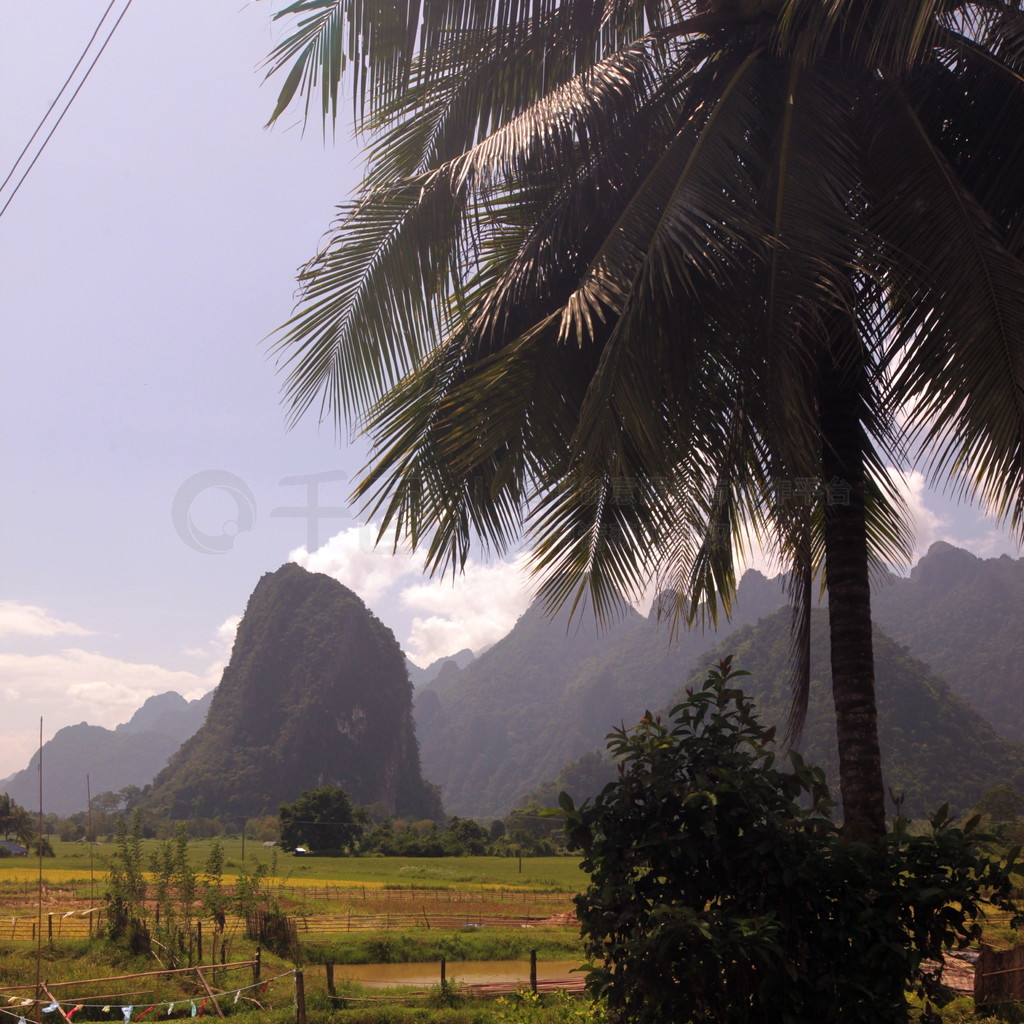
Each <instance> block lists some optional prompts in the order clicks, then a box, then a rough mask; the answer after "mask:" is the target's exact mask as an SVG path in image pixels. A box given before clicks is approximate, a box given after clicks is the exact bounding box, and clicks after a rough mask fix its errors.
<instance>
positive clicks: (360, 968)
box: [334, 960, 580, 985]
mask: <svg viewBox="0 0 1024 1024" xmlns="http://www.w3.org/2000/svg"><path fill="white" fill-rule="evenodd" d="M579 966H580V961H579V960H547V961H538V963H537V980H538V981H555V980H558V979H560V978H570V977H574V975H573V974H572V972H573V970H575V968H577V967H579ZM334 977H335V980H336V981H338V982H340V981H356V982H358V983H359V984H360V985H437V984H440V981H441V964H440V962H439V961H436V960H435V961H434V962H433V963H425V964H424V963H420V964H337V965H336V966H335V968H334ZM575 977H579V975H575ZM447 978H448V980H449V981H461V982H464V983H465V984H467V985H495V984H499V983H501V982H511V983H515V982H522V983H523V984H524V985H528V984H529V983H530V964H529V961H525V960H460V961H455V962H449V963H448V965H447Z"/></svg>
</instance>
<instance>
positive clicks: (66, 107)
mask: <svg viewBox="0 0 1024 1024" xmlns="http://www.w3.org/2000/svg"><path fill="white" fill-rule="evenodd" d="M116 2H117V0H110V3H109V4H108V6H107V9H106V10H105V11H104V12H103V17H102V18H100V20H99V23H98V24H97V25H96V29H95V30H94V31H93V34H92V36H91V37H90V38H89V42H88V43H87V44H86V46H85V49H84V50H83V51H82V55H81V56H80V57H79V58H78V60H77V62H76V63H75V66H74V67H73V68H72V69H71V73H70V74H69V75H68V77H67V79H65V81H64V84H63V85H62V86H61V87H60V92H58V93H57V95H56V96H55V97H54V100H53V102H52V103H51V104H50V106H49V108H48V109H47V111H46V113H45V114H44V115H43V117H42V120H40V122H39V124H38V125H37V126H36V130H35V131H34V132H33V133H32V135H31V137H30V138H29V140H28V142H26V143H25V147H24V149H22V151H21V152H20V153H19V154H18V159H17V160H15V161H14V164H13V166H12V167H11V170H10V172H9V173H8V175H7V177H6V178H4V181H3V184H2V185H0V191H2V190H3V189H4V188H6V186H7V183H8V182H9V181H10V180H11V178H12V177H13V175H14V172H15V171H16V170H17V167H18V164H19V163H21V161H22V158H23V157H24V156H25V154H26V153H27V152H28V150H29V147H30V146H31V145H32V142H33V140H34V139H35V137H36V136H37V135H38V134H39V132H40V131H41V130H42V127H43V125H44V124H45V123H46V119H47V118H48V117H49V116H50V114H51V113H52V111H53V108H54V107H55V106H56V105H57V101H58V100H59V99H60V98H61V96H62V95H63V93H64V90H65V89H67V87H68V85H69V84H70V83H71V80H72V79H73V78H74V76H75V72H76V71H78V68H79V67H80V66H81V64H82V61H83V60H85V56H86V54H87V53H88V52H89V48H90V47H91V46H92V44H93V42H94V41H95V39H96V36H97V35H98V34H99V31H100V28H101V27H102V25H103V22H104V21H106V19H107V15H108V14H110V11H111V9H112V8H113V6H114V4H115V3H116ZM131 5H132V0H128V2H127V3H126V4H125V5H124V8H123V9H122V11H121V13H120V14H119V15H118V16H117V21H115V22H114V24H113V26H112V27H111V29H110V31H109V32H108V33H107V38H106V39H104V40H103V45H102V46H101V47H100V48H99V50H98V51H97V53H96V56H95V57H93V59H92V63H91V64H90V65H89V67H88V68H86V71H85V74H84V75H83V76H82V80H81V82H79V83H78V86H77V87H76V88H75V91H74V92H73V93H72V94H71V97H70V98H69V99H68V101H67V103H66V104H65V105H64V109H63V110H62V111H61V112H60V116H59V117H58V118H57V120H56V122H54V125H53V127H52V128H51V129H50V131H49V132H48V133H47V135H46V138H45V139H43V141H42V144H41V145H40V147H39V149H38V150H37V152H36V155H35V156H34V157H33V158H32V160H31V162H30V163H29V165H28V167H26V168H25V171H24V173H23V174H22V176H21V177H20V178H19V179H18V182H17V184H16V185H15V186H14V191H12V192H11V194H10V196H9V197H8V199H7V202H6V203H4V205H3V207H2V208H0V217H2V216H3V215H4V214H5V213H6V212H7V207H8V206H10V205H11V203H12V202H13V201H14V197H15V196H16V195H17V194H18V190H19V189H20V188H21V186H22V185H23V184H24V182H25V179H26V178H27V177H28V175H29V172H30V171H31V170H32V168H33V167H35V165H36V161H37V160H38V159H39V158H40V157H41V156H42V155H43V150H44V149H46V145H47V143H48V142H49V141H50V139H52V138H53V133H54V132H55V131H56V130H57V128H58V127H59V126H60V123H61V121H63V120H64V115H65V114H66V113H67V112H68V111H69V110H70V109H71V104H72V103H74V102H75V97H76V96H77V95H78V94H79V93H80V92H81V91H82V86H83V85H85V83H86V82H87V81H88V79H89V75H90V74H91V73H92V69H93V68H94V67H96V63H97V61H98V60H99V59H100V57H102V56H103V51H104V50H105V49H106V48H107V44H108V43H109V42H110V40H111V39H112V38H113V36H114V33H115V32H116V31H117V26H118V25H120V24H121V19H122V18H124V16H125V15H126V14H127V13H128V8H129V7H131Z"/></svg>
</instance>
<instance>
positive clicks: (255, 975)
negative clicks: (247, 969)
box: [252, 946, 263, 985]
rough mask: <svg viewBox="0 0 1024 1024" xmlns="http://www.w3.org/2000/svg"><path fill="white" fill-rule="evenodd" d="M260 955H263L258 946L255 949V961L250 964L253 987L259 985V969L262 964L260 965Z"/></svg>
mask: <svg viewBox="0 0 1024 1024" xmlns="http://www.w3.org/2000/svg"><path fill="white" fill-rule="evenodd" d="M262 955H263V950H262V949H261V948H260V947H259V946H257V947H256V959H255V960H253V962H252V983H253V984H254V985H258V984H259V983H260V967H261V966H262V964H261V960H262Z"/></svg>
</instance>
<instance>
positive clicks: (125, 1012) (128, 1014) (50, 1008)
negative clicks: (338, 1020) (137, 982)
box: [0, 970, 295, 1024]
mask: <svg viewBox="0 0 1024 1024" xmlns="http://www.w3.org/2000/svg"><path fill="white" fill-rule="evenodd" d="M294 973H295V971H294V970H291V971H285V972H284V973H283V974H278V975H275V976H274V977H273V978H267V980H266V981H258V982H255V983H254V984H252V985H242V986H241V987H240V988H232V989H227V990H226V991H224V992H219V993H217V995H216V996H215V997H214V998H217V999H219V998H220V997H221V996H234V999H233V1000H232V1002H234V1003H237V1002H238V1000H239V999H240V998H241V996H242V993H243V992H250V991H252V990H253V989H259V990H260V991H261V992H266V991H267V989H268V988H269V987H270V986H271V985H272V984H273V983H274V982H275V981H280V980H281V979H282V978H287V977H289V976H290V975H293V974H294ZM85 998H86V999H88V997H85ZM209 1001H210V996H206V997H204V998H203V1000H202V1002H201V1003H199V1005H198V1006H197V1005H196V1001H195V1000H194V999H174V1000H171V1001H170V1002H167V1003H164V1002H163V1001H161V1002H159V1003H152V1004H150V1005H149V1006H147V1007H146V1008H145V1009H143V1010H142V1012H141V1013H140V1014H139V1015H138V1016H136V1017H134V1018H133V1016H132V1015H133V1014H134V1013H135V1010H136V1007H135V1005H121V1004H118V1003H107V1004H105V1005H104V1006H103V1007H101V1012H103V1013H113V1012H114V1011H115V1010H120V1012H121V1014H122V1016H123V1017H124V1024H132V1021H133V1020H134V1021H135V1022H136V1024H137V1022H138V1021H140V1020H142V1019H143V1018H144V1017H145V1016H147V1015H148V1014H149V1013H151V1012H152V1011H153V1010H157V1008H158V1007H164V1006H166V1011H165V1012H164V1016H165V1017H172V1016H174V1011H175V1010H176V1009H177V1008H178V1007H179V1006H180V1007H185V1006H187V1007H188V1008H189V1016H190V1017H202V1016H203V1015H204V1012H205V1009H206V1006H207V1004H208V1003H209ZM8 1003H9V1004H11V1003H16V1005H17V1007H18V1009H19V1011H21V1012H15V1011H13V1010H9V1009H7V1008H6V1007H2V1006H0V1014H2V1015H3V1016H4V1017H11V1018H12V1019H14V1020H17V1021H18V1024H27V1021H26V1019H25V1014H24V1011H23V1008H24V1007H26V1006H33V1005H34V1004H35V1003H36V1000H35V999H20V1000H19V999H16V997H14V996H11V997H9V998H8ZM85 1005H86V1003H85V1001H83V1000H80V999H51V1001H50V1002H49V1003H48V1004H47V1005H46V1006H43V1007H41V1009H42V1011H43V1013H55V1012H56V1011H58V1010H59V1009H60V1008H61V1007H63V1006H70V1007H71V1009H70V1010H67V1011H65V1012H63V1013H62V1016H63V1017H64V1019H65V1020H66V1021H71V1020H72V1018H73V1017H74V1015H75V1014H76V1013H78V1011H79V1010H81V1009H82V1008H83V1007H84V1006H85ZM92 1005H93V1006H95V1004H92ZM160 1012H161V1011H160V1010H157V1013H156V1014H155V1015H154V1016H159V1015H160Z"/></svg>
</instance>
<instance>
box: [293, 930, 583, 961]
mask: <svg viewBox="0 0 1024 1024" xmlns="http://www.w3.org/2000/svg"><path fill="white" fill-rule="evenodd" d="M531 950H536V951H537V956H538V957H539V958H540V959H541V960H565V959H571V958H575V957H579V958H580V961H581V962H582V959H583V946H582V943H581V941H580V937H579V935H578V933H577V932H576V931H575V930H573V929H557V930H554V929H552V930H550V931H540V930H536V929H531V930H530V931H505V930H497V929H495V930H492V931H487V930H486V929H485V930H482V931H479V932H450V931H436V930H434V931H423V930H416V931H401V930H398V929H393V930H391V931H382V932H361V933H357V934H347V935H345V936H344V937H341V936H338V937H330V938H328V937H325V938H324V939H322V940H319V941H303V943H302V951H303V956H304V958H305V961H306V963H311V964H322V963H336V964H413V963H430V962H432V961H439V960H440V959H441V957H446V958H447V959H448V960H476V961H479V960H529V958H530V951H531Z"/></svg>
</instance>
